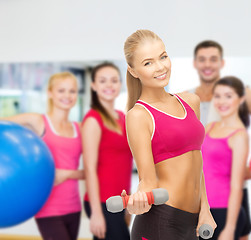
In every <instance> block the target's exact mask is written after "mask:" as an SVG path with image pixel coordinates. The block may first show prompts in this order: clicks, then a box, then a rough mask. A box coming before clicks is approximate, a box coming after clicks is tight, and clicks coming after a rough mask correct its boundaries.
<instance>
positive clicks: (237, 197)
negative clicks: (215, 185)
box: [225, 131, 248, 231]
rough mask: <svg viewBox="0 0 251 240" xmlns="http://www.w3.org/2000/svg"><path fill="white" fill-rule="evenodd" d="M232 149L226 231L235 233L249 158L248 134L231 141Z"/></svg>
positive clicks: (240, 133) (233, 138) (239, 134)
mask: <svg viewBox="0 0 251 240" xmlns="http://www.w3.org/2000/svg"><path fill="white" fill-rule="evenodd" d="M229 145H230V147H231V148H232V152H233V157H232V170H231V191H230V197H229V201H228V211H227V220H226V225H225V229H227V230H226V231H234V230H235V228H236V222H237V219H238V216H239V212H240V207H241V201H242V193H243V190H242V188H243V182H244V177H245V168H246V161H247V158H248V134H247V133H246V132H245V131H241V132H239V133H237V134H236V135H234V136H233V137H231V138H230V139H229Z"/></svg>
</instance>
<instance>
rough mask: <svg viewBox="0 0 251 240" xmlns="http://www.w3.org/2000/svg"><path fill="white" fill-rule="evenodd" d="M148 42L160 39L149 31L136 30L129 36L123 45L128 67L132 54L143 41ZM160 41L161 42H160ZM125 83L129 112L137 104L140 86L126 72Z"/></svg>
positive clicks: (139, 83) (130, 64)
mask: <svg viewBox="0 0 251 240" xmlns="http://www.w3.org/2000/svg"><path fill="white" fill-rule="evenodd" d="M149 39H150V40H161V38H160V37H159V36H158V35H157V34H155V33H154V32H152V31H150V30H144V29H143V30H137V31H136V32H134V33H133V34H132V35H130V36H129V37H128V38H127V39H126V41H125V44H124V54H125V58H126V62H127V64H128V66H130V67H133V60H134V52H135V51H136V49H137V48H138V46H139V45H140V44H142V43H143V42H144V41H149ZM161 41H162V40H161ZM126 83H127V91H128V98H127V111H129V110H130V109H131V108H132V107H133V106H134V105H135V103H136V102H137V100H138V99H139V97H140V95H141V91H142V85H141V82H140V80H139V79H138V78H135V77H133V76H132V75H131V73H130V72H129V71H128V70H127V74H126Z"/></svg>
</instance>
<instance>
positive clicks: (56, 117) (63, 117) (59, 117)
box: [47, 108, 70, 124]
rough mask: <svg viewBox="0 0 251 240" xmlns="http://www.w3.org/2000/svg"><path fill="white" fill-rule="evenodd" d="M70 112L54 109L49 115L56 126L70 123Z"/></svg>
mask: <svg viewBox="0 0 251 240" xmlns="http://www.w3.org/2000/svg"><path fill="white" fill-rule="evenodd" d="M69 112H70V111H68V110H62V109H58V108H53V109H52V110H51V111H50V112H48V113H47V115H48V116H49V118H50V119H51V120H52V121H53V122H54V123H55V124H64V123H68V122H69Z"/></svg>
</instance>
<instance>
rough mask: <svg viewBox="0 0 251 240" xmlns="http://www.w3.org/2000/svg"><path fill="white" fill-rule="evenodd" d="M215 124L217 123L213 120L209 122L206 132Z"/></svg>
mask: <svg viewBox="0 0 251 240" xmlns="http://www.w3.org/2000/svg"><path fill="white" fill-rule="evenodd" d="M213 124H215V122H211V123H209V124H207V125H206V126H205V132H206V133H207V132H208V131H209V129H211V127H212V126H213Z"/></svg>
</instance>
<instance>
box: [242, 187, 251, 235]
mask: <svg viewBox="0 0 251 240" xmlns="http://www.w3.org/2000/svg"><path fill="white" fill-rule="evenodd" d="M241 206H242V207H243V209H244V211H245V214H246V223H245V226H244V229H243V230H242V233H241V236H246V235H248V234H249V233H250V229H251V223H250V212H249V200H248V189H247V188H244V189H243V199H242V204H241Z"/></svg>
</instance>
